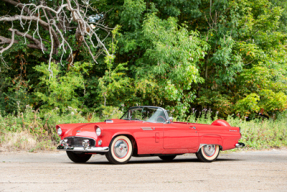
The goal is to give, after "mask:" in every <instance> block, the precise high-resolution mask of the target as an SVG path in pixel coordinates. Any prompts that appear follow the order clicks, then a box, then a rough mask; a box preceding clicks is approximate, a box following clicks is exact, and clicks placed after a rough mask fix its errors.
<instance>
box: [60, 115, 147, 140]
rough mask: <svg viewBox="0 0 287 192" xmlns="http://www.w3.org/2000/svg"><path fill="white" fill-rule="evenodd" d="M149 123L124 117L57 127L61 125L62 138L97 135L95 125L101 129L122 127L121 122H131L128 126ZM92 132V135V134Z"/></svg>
mask: <svg viewBox="0 0 287 192" xmlns="http://www.w3.org/2000/svg"><path fill="white" fill-rule="evenodd" d="M142 123H147V122H144V121H130V120H123V119H109V120H106V122H98V123H72V124H59V125H57V126H56V128H59V127H61V129H62V131H63V134H62V135H61V138H62V139H63V138H65V137H72V136H77V137H86V136H88V135H90V136H92V135H93V137H96V135H95V127H96V126H98V127H100V128H101V129H105V128H115V129H116V128H120V127H121V126H119V125H121V124H129V126H128V127H136V125H139V124H142ZM91 134H92V135H91Z"/></svg>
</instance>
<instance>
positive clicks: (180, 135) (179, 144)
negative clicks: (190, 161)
mask: <svg viewBox="0 0 287 192" xmlns="http://www.w3.org/2000/svg"><path fill="white" fill-rule="evenodd" d="M163 140H164V141H163V148H164V149H193V150H197V149H198V145H199V144H198V140H199V139H198V133H197V128H196V126H195V125H193V124H184V123H170V124H165V126H164V133H163Z"/></svg>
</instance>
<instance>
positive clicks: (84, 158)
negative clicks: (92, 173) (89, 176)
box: [66, 151, 92, 163]
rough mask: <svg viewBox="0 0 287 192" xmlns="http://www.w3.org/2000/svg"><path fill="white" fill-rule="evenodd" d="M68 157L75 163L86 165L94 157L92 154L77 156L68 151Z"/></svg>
mask: <svg viewBox="0 0 287 192" xmlns="http://www.w3.org/2000/svg"><path fill="white" fill-rule="evenodd" d="M66 152H67V155H68V157H69V158H70V159H71V160H72V161H73V162H75V163H85V162H87V161H88V160H89V159H90V158H91V156H92V155H90V154H76V153H74V152H72V151H66Z"/></svg>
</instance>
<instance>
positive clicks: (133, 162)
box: [85, 158, 242, 165]
mask: <svg viewBox="0 0 287 192" xmlns="http://www.w3.org/2000/svg"><path fill="white" fill-rule="evenodd" d="M222 161H225V162H228V161H229V162H232V161H242V160H241V159H224V158H219V159H217V160H216V161H214V162H212V163H216V162H222ZM154 163H203V162H201V161H199V160H198V159H196V158H190V159H189V158H183V159H180V158H178V159H174V160H173V161H168V162H167V161H162V160H160V159H159V160H156V159H150V160H149V159H144V160H142V159H139V160H137V159H136V158H134V159H132V160H130V161H129V162H128V163H127V164H154ZM85 164H107V165H108V164H110V165H114V164H111V163H109V162H108V160H107V161H102V160H101V161H95V160H91V161H89V162H87V163H85Z"/></svg>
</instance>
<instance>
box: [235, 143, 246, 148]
mask: <svg viewBox="0 0 287 192" xmlns="http://www.w3.org/2000/svg"><path fill="white" fill-rule="evenodd" d="M244 146H245V144H244V143H236V144H235V147H236V148H241V147H244Z"/></svg>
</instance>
